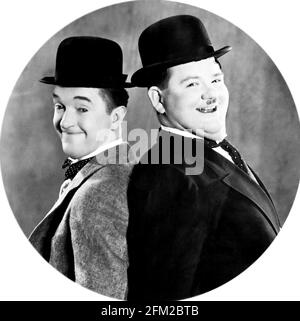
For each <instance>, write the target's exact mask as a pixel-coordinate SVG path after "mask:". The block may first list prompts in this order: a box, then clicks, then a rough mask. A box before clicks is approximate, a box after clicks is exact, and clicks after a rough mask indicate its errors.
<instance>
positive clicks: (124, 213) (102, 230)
mask: <svg viewBox="0 0 300 321" xmlns="http://www.w3.org/2000/svg"><path fill="white" fill-rule="evenodd" d="M120 151H121V152H120ZM119 157H120V158H119ZM118 159H119V160H120V161H119V163H118V162H117V161H116V160H118ZM131 168H132V166H131V165H130V162H129V160H127V145H126V144H122V145H120V146H118V147H117V148H112V149H109V150H108V151H105V152H103V153H100V154H99V155H97V156H95V157H94V158H92V160H91V161H90V162H89V163H87V164H86V165H85V166H84V167H83V168H82V169H81V170H80V171H79V172H78V173H77V175H76V176H75V177H74V179H73V180H72V181H71V183H70V184H69V185H68V187H67V188H66V189H65V190H64V191H63V192H62V195H60V197H59V199H58V200H57V202H56V203H55V204H54V206H53V207H52V209H51V210H50V211H49V212H48V214H47V215H46V216H45V218H44V219H43V220H42V221H41V222H40V223H39V225H38V226H37V227H36V228H35V229H34V231H33V232H32V234H31V235H30V237H29V240H30V242H31V243H32V245H33V246H34V247H35V248H36V250H37V251H38V252H39V253H40V254H41V255H42V256H43V258H44V259H45V260H47V261H48V262H49V263H50V264H51V265H53V266H54V267H55V268H56V269H57V270H58V271H59V272H61V273H63V274H64V275H65V276H67V277H68V278H70V279H71V280H73V281H75V282H77V283H79V284H81V285H82V286H84V287H86V288H88V289H90V290H93V291H96V292H98V293H100V294H103V295H107V296H110V297H114V298H118V299H124V298H125V297H126V292H127V267H128V255H127V244H126V230H127V224H128V206H127V198H126V190H127V184H128V177H129V173H130V171H131Z"/></svg>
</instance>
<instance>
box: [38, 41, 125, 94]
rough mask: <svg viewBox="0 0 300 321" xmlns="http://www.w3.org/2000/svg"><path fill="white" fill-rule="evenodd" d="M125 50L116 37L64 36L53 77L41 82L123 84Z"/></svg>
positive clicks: (91, 84) (81, 84) (78, 84)
mask: <svg viewBox="0 0 300 321" xmlns="http://www.w3.org/2000/svg"><path fill="white" fill-rule="evenodd" d="M122 70H123V54H122V49H121V47H120V46H119V45H118V44H117V43H116V42H114V41H112V40H109V39H105V38H100V37H91V36H81V37H69V38H66V39H64V40H63V41H62V42H61V43H60V45H59V47H58V49H57V54H56V68H55V76H54V77H44V78H43V79H41V81H42V82H45V83H48V84H56V85H61V86H65V87H95V88H109V87H124V86H125V79H126V78H127V76H126V75H123V73H122Z"/></svg>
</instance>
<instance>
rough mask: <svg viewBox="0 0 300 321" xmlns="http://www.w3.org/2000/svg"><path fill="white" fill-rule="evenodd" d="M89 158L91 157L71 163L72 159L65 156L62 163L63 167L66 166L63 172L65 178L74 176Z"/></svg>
mask: <svg viewBox="0 0 300 321" xmlns="http://www.w3.org/2000/svg"><path fill="white" fill-rule="evenodd" d="M91 159H92V157H90V158H87V159H83V160H80V161H78V162H76V163H74V164H72V161H71V160H70V159H68V158H67V159H66V160H65V161H64V163H63V165H62V168H63V169H65V168H67V167H68V169H67V170H66V172H65V179H69V178H70V179H73V178H74V177H75V176H76V174H77V173H78V172H79V171H80V170H81V169H82V167H83V166H85V165H86V164H87V163H88V162H89V161H90V160H91Z"/></svg>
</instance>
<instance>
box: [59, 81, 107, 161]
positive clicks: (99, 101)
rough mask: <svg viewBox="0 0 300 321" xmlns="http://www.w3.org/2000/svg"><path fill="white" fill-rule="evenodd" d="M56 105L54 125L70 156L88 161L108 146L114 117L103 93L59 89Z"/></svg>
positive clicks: (66, 152) (65, 150)
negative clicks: (108, 134) (90, 154)
mask: <svg viewBox="0 0 300 321" xmlns="http://www.w3.org/2000/svg"><path fill="white" fill-rule="evenodd" d="M53 104H54V116H53V124H54V127H55V129H56V131H57V132H58V134H59V136H60V138H61V142H62V148H63V151H64V153H65V154H66V155H67V156H70V157H72V158H76V159H77V158H81V157H84V156H86V155H88V154H89V153H91V152H93V151H95V150H96V149H97V148H98V147H99V146H100V145H102V144H103V143H104V142H105V134H107V133H108V132H109V130H110V128H111V117H110V115H108V114H107V112H106V102H105V101H104V100H103V98H102V97H101V96H100V94H99V89H97V88H83V87H78V88H77V87H74V88H73V87H72V88H70V87H60V86H56V87H55V88H54V91H53Z"/></svg>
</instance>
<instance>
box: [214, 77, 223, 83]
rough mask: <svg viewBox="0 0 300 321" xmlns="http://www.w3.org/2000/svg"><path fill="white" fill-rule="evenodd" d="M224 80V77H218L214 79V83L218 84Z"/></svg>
mask: <svg viewBox="0 0 300 321" xmlns="http://www.w3.org/2000/svg"><path fill="white" fill-rule="evenodd" d="M221 81H222V78H216V79H214V80H213V81H212V83H213V84H217V83H219V82H221Z"/></svg>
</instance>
